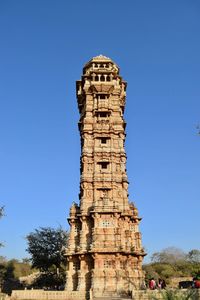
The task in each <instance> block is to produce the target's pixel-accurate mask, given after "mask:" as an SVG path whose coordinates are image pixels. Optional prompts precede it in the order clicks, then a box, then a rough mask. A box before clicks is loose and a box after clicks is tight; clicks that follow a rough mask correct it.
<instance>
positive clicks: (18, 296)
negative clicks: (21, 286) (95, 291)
mask: <svg viewBox="0 0 200 300" xmlns="http://www.w3.org/2000/svg"><path fill="white" fill-rule="evenodd" d="M87 298H88V295H87V294H86V293H85V292H81V291H71V292H69V291H44V290H13V291H12V294H11V300H86V299H87Z"/></svg>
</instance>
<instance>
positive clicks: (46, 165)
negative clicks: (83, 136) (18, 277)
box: [0, 0, 200, 258]
mask: <svg viewBox="0 0 200 300" xmlns="http://www.w3.org/2000/svg"><path fill="white" fill-rule="evenodd" d="M99 54H104V55H106V56H108V57H110V58H112V59H113V60H114V61H115V62H116V63H117V64H118V65H119V66H120V68H121V75H122V76H123V78H124V79H125V80H127V82H128V90H127V106H126V114H125V117H126V121H127V140H126V151H127V155H128V160H127V169H128V177H129V182H130V185H129V194H130V200H132V201H134V202H135V203H136V205H137V207H138V209H139V212H140V215H141V216H142V217H143V220H142V222H141V226H140V229H141V232H142V235H143V244H144V246H145V248H146V249H147V252H148V253H149V256H150V255H151V254H152V252H155V251H159V250H161V249H163V248H165V247H168V246H175V247H179V248H182V249H183V250H185V251H188V250H190V249H194V248H199V246H200V234H199V229H200V221H199V216H200V182H199V181H200V136H198V135H197V130H196V125H197V124H198V123H199V122H200V1H199V0H176V1H174V0H151V1H149V0H125V1H123V2H122V1H117V0H101V1H94V0H89V1H88V0H85V1H82V0H76V1H65V0H59V1H56V0H54V1H53V0H42V1H40V0H29V1H27V0H18V1H15V0H12V1H11V0H1V1H0V204H2V205H5V211H6V216H5V217H4V218H3V219H2V220H1V221H0V240H2V241H4V243H5V247H4V248H1V249H0V255H5V256H7V257H8V258H12V257H15V258H23V257H27V253H26V252H25V248H26V241H25V236H26V235H27V234H28V233H29V232H30V231H32V230H34V229H35V228H38V227H39V226H52V227H56V226H58V225H59V224H60V225H62V226H63V227H64V228H68V225H67V221H66V218H67V216H68V212H69V207H70V205H71V203H72V201H78V193H79V175H80V174H79V156H80V142H79V133H78V127H77V122H78V119H79V115H78V109H77V103H76V96H75V81H76V80H78V79H80V76H81V72H82V67H83V65H84V64H85V63H86V62H87V61H88V60H90V59H91V57H93V56H96V55H99Z"/></svg>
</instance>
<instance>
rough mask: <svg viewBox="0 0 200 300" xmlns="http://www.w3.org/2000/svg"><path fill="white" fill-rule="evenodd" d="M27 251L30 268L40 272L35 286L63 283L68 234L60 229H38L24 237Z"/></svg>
mask: <svg viewBox="0 0 200 300" xmlns="http://www.w3.org/2000/svg"><path fill="white" fill-rule="evenodd" d="M26 239H27V242H28V248H27V251H28V253H29V254H30V255H31V258H30V260H31V262H32V267H33V268H37V269H39V270H40V271H41V275H40V278H38V281H37V284H38V285H39V286H41V285H45V286H55V285H61V284H63V283H64V279H65V261H66V259H65V256H64V253H65V248H66V245H67V240H68V233H67V232H66V231H64V230H63V229H62V228H61V227H59V228H57V229H54V228H50V227H47V228H45V227H40V228H39V229H35V231H34V232H31V233H30V234H28V235H27V237H26Z"/></svg>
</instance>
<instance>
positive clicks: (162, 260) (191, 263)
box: [143, 247, 200, 283]
mask: <svg viewBox="0 0 200 300" xmlns="http://www.w3.org/2000/svg"><path fill="white" fill-rule="evenodd" d="M143 268H144V270H145V273H146V279H147V280H148V279H149V278H151V277H154V278H155V279H158V278H162V279H165V280H166V281H167V282H168V283H169V282H170V279H171V278H173V277H188V276H189V277H195V276H197V275H198V274H200V250H198V249H192V250H191V251H189V252H188V253H185V252H184V251H182V250H181V249H179V248H175V247H169V248H166V249H163V250H162V251H160V252H155V253H153V255H152V257H151V263H149V264H145V265H144V266H143Z"/></svg>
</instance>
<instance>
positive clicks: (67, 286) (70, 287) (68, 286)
mask: <svg viewBox="0 0 200 300" xmlns="http://www.w3.org/2000/svg"><path fill="white" fill-rule="evenodd" d="M71 259H72V258H71V257H70V258H69V262H68V264H69V269H68V270H67V272H66V284H65V290H67V291H73V280H72V275H73V261H72V260H71Z"/></svg>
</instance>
